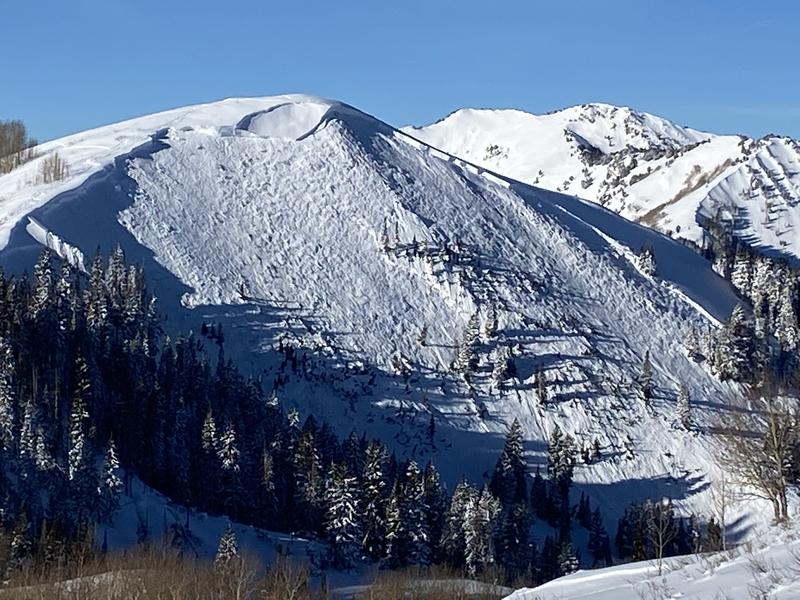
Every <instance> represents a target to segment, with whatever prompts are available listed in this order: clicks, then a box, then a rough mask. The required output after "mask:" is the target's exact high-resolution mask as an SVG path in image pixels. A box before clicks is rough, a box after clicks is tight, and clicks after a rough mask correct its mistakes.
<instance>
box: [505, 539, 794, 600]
mask: <svg viewBox="0 0 800 600" xmlns="http://www.w3.org/2000/svg"><path fill="white" fill-rule="evenodd" d="M762 534H763V535H761V536H759V537H758V538H757V540H755V541H754V542H753V543H750V544H745V545H743V546H740V547H737V548H734V549H732V550H730V551H728V552H722V553H718V554H706V555H690V556H678V557H675V558H670V559H667V560H665V561H664V565H663V570H662V574H661V575H659V574H658V568H657V566H656V564H655V563H654V562H653V561H648V562H640V563H628V564H624V565H619V566H616V567H609V568H607V569H597V570H592V571H579V572H577V573H573V574H572V575H568V576H566V577H561V578H560V579H555V580H553V581H550V582H548V583H545V584H544V585H541V586H539V587H537V588H535V589H523V590H518V591H516V592H514V593H513V594H511V595H510V596H508V600H567V599H570V600H572V599H575V600H577V599H580V598H586V599H590V600H628V599H631V600H638V599H645V600H662V599H666V598H686V599H695V600H751V599H753V598H765V599H766V598H769V599H774V600H791V599H795V598H798V597H800V537H799V536H798V531H797V529H796V528H793V529H790V530H776V529H773V530H770V531H764V532H762Z"/></svg>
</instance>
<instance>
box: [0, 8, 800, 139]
mask: <svg viewBox="0 0 800 600" xmlns="http://www.w3.org/2000/svg"><path fill="white" fill-rule="evenodd" d="M0 15H2V18H1V19H0V56H3V57H5V58H6V60H4V61H3V66H2V73H3V76H2V80H0V81H2V83H0V119H8V118H21V119H23V120H24V121H25V122H26V123H27V124H28V127H29V129H30V130H31V132H32V134H33V135H35V136H36V137H38V138H40V139H50V138H53V137H58V136H60V135H63V134H65V133H69V132H73V131H79V130H82V129H87V128H89V127H93V126H96V125H101V124H105V123H110V122H114V121H118V120H121V119H124V118H127V117H132V116H136V115H140V114H146V113H150V112H154V111H157V110H162V109H167V108H172V107H175V106H181V105H185V104H193V103H198V102H203V101H208V100H214V99H219V98H223V97H228V96H245V95H246V96H253V95H268V94H278V93H285V92H304V93H309V94H314V95H319V96H326V97H330V98H336V99H339V100H343V101H345V102H348V103H350V104H353V105H355V106H357V107H359V108H361V109H362V110H365V111H366V112H369V113H372V114H374V115H376V116H378V117H380V118H382V119H384V120H386V121H388V122H389V123H391V124H393V125H398V126H399V125H406V124H424V123H428V122H431V121H433V120H436V119H437V118H439V117H441V116H444V115H445V114H447V113H448V112H450V111H452V110H454V109H456V108H459V107H462V106H477V107H516V108H521V109H524V110H529V111H532V112H543V111H547V110H553V109H556V108H560V107H563V106H568V105H572V104H579V103H582V102H590V101H603V102H611V103H614V104H625V105H630V106H633V107H635V108H638V109H641V110H646V111H649V112H653V113H656V114H660V115H662V116H664V117H667V118H670V119H672V120H674V121H677V122H678V123H681V124H686V125H691V126H693V127H698V128H701V129H707V130H711V131H717V132H722V133H728V132H743V133H746V134H749V135H754V136H760V135H763V134H765V133H768V132H775V133H782V134H789V135H793V136H795V137H800V77H798V73H799V72H800V71H799V70H798V66H797V65H798V62H799V61H800V52H798V50H800V42H798V39H800V36H799V35H798V33H797V24H798V22H800V3H796V2H792V1H790V0H786V1H784V2H778V1H772V0H762V1H759V2H754V1H749V2H745V1H740V0H725V1H724V2H723V1H721V0H720V1H717V2H711V1H709V2H704V1H700V0H695V1H689V0H669V1H667V0H661V1H655V0H638V1H634V0H618V1H603V0H594V1H590V0H585V1H584V0H559V1H557V2H543V1H537V0H520V1H503V0H493V1H487V0H483V1H481V2H477V1H473V0H461V1H458V2H457V1H451V0H427V1H421V0H420V1H416V0H415V1H410V0H409V1H403V2H396V1H395V2H392V1H391V0H365V1H361V2H353V1H349V0H338V1H328V2H322V1H320V2H317V1H301V0H288V1H287V0H284V1H282V2H276V1H272V0H252V1H251V0H227V1H215V2H212V1H206V0H192V1H187V0H57V1H56V0H6V1H5V2H3V3H2V7H0Z"/></svg>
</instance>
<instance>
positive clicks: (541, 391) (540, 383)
mask: <svg viewBox="0 0 800 600" xmlns="http://www.w3.org/2000/svg"><path fill="white" fill-rule="evenodd" d="M533 385H534V387H535V388H536V399H537V400H538V401H539V404H540V405H541V406H545V405H546V404H547V401H548V400H549V397H548V394H547V378H546V376H545V374H544V371H543V370H542V369H539V370H537V371H536V374H535V375H534V382H533Z"/></svg>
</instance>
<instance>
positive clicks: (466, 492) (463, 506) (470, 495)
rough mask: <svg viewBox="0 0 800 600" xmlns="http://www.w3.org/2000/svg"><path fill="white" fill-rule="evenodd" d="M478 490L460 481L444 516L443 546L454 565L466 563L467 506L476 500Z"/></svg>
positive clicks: (449, 560) (445, 553) (447, 557)
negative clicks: (465, 516)
mask: <svg viewBox="0 0 800 600" xmlns="http://www.w3.org/2000/svg"><path fill="white" fill-rule="evenodd" d="M477 495H478V492H477V490H475V488H473V487H472V486H471V485H470V484H469V483H467V482H466V481H464V480H462V481H460V482H459V483H458V485H457V486H456V488H455V490H454V491H453V496H452V497H451V498H450V506H449V508H448V509H447V513H446V514H445V518H444V529H443V531H442V541H441V548H442V554H443V555H444V557H445V559H446V560H447V561H448V562H449V563H450V564H451V565H453V566H455V567H459V566H462V565H463V564H464V556H465V553H466V538H465V520H464V515H465V514H466V511H467V506H469V505H470V503H472V502H474V501H475V497H476V496H477Z"/></svg>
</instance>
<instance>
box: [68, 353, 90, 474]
mask: <svg viewBox="0 0 800 600" xmlns="http://www.w3.org/2000/svg"><path fill="white" fill-rule="evenodd" d="M76 382H77V383H76V386H75V392H74V395H73V398H72V409H71V412H70V417H69V460H68V477H69V479H70V480H75V479H77V478H78V477H80V476H81V475H82V474H83V472H84V471H85V470H86V469H87V468H88V462H89V454H90V448H89V442H88V440H87V421H88V419H89V412H88V408H87V399H88V395H89V392H90V389H91V385H90V383H89V375H88V367H87V366H86V362H85V361H84V360H83V359H78V361H77V363H76Z"/></svg>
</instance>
